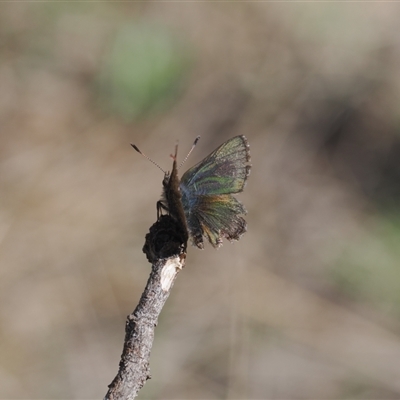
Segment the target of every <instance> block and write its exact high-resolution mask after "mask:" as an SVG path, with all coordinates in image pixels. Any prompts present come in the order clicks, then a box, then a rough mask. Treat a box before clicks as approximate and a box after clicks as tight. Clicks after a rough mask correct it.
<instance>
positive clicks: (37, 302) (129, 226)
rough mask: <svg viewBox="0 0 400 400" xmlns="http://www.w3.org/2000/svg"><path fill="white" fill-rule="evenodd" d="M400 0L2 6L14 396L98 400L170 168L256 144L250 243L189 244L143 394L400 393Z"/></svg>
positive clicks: (0, 185)
mask: <svg viewBox="0 0 400 400" xmlns="http://www.w3.org/2000/svg"><path fill="white" fill-rule="evenodd" d="M399 16H400V8H399V7H398V6H397V4H390V3H385V4H383V3H381V4H367V3H366V4H357V3H356V4H340V3H338V4H332V3H329V4H317V3H304V4H288V3H284V4H276V3H257V2H256V3H231V4H229V3H208V2H205V3H135V4H129V3H119V4H118V3H116V4H107V3H78V2H77V3H31V4H29V3H3V4H1V5H0V127H1V131H0V132H1V133H0V134H1V139H2V140H1V146H0V190H1V192H0V193H1V194H0V264H1V269H0V274H1V278H0V296H1V302H0V382H1V385H0V398H8V399H20V398H26V399H28V398H33V399H39V398H40V399H50V398H60V399H61V398H63V399H66V398H68V399H69V398H71V399H78V398H79V399H81V398H88V399H89V398H100V397H102V396H104V394H105V392H106V386H107V384H109V383H110V381H111V379H112V378H113V377H114V376H115V373H116V371H117V366H118V361H119V356H120V353H121V350H122V342H123V336H124V323H125V316H126V315H127V314H128V313H130V312H131V311H132V310H133V308H134V307H135V305H136V303H137V301H138V299H139V296H140V294H141V291H142V290H143V288H144V285H145V282H146V279H147V276H148V274H149V264H148V263H147V262H146V260H145V256H144V254H143V253H142V251H141V249H142V246H143V243H144V236H145V234H146V232H147V230H148V228H149V226H150V225H151V224H152V223H153V222H154V221H155V218H156V206H155V204H156V201H157V200H158V196H159V194H160V192H161V181H162V173H161V172H160V171H159V170H157V169H156V168H155V167H154V166H152V165H151V164H150V163H148V162H147V161H146V160H144V159H143V158H141V157H140V156H138V154H137V153H135V152H134V151H133V150H132V149H131V147H130V146H129V143H130V142H134V143H136V144H137V145H138V146H139V147H140V148H141V149H142V150H143V151H144V152H145V153H147V154H148V155H149V156H151V157H152V158H153V159H154V160H156V161H157V162H158V163H160V164H161V166H162V167H164V168H166V169H167V168H170V166H171V159H170V158H169V154H170V153H171V152H172V151H173V148H174V144H175V141H176V140H177V139H179V142H180V156H181V157H183V156H184V154H185V153H186V151H187V150H188V149H189V147H190V145H191V143H192V141H193V139H194V138H195V137H196V136H197V135H201V136H202V138H201V141H200V142H199V144H198V146H197V148H196V150H195V152H194V153H193V155H192V156H191V158H190V159H189V161H188V162H187V166H190V165H193V164H194V163H195V162H197V161H199V160H200V159H201V158H203V157H204V156H205V155H207V154H208V153H209V152H210V151H211V150H213V149H214V148H215V147H216V146H217V145H218V144H220V143H222V142H223V141H225V140H226V139H228V138H229V137H232V136H234V135H238V134H244V135H246V136H247V138H248V140H249V143H250V145H251V154H252V164H253V169H252V174H251V176H250V178H249V181H248V185H247V187H246V191H245V193H243V194H242V195H241V196H240V198H241V200H242V201H243V203H244V204H245V205H246V207H247V209H248V217H247V220H248V224H249V231H248V233H247V234H246V235H245V236H244V237H243V238H242V240H241V241H240V242H237V243H235V244H232V245H231V244H228V243H226V244H225V245H224V246H223V247H222V248H221V249H220V250H218V251H215V250H214V249H212V248H211V246H208V247H207V248H206V249H205V250H204V251H199V250H197V249H195V248H191V249H189V254H188V260H187V265H186V268H185V270H184V271H183V272H182V273H181V274H180V275H179V277H178V280H177V283H176V285H175V287H174V290H173V293H172V295H171V297H170V299H169V300H168V303H167V306H166V308H165V309H164V312H163V314H162V317H161V320H160V321H159V325H158V327H157V330H156V340H155V345H154V347H153V352H152V359H151V370H152V375H153V379H152V380H151V381H149V382H148V383H147V385H146V386H145V388H144V389H143V390H142V392H141V393H140V396H139V397H140V398H143V399H145V398H151V399H158V398H167V399H168V398H171V399H172V398H180V399H214V398H228V399H238V398H268V399H282V398H288V399H300V398H324V399H339V398H363V399H365V398H400V336H399V332H400V329H399V328H400V323H399V318H400V295H399V293H400V261H399V260H400V250H399V249H400V246H399V243H400V222H399V221H400V218H399V206H400V130H399V121H400V119H399V117H400V114H399V107H398V105H399V100H400V75H399V71H400V69H399V66H400V53H399V45H400V43H399V40H400V36H399V31H398V20H399Z"/></svg>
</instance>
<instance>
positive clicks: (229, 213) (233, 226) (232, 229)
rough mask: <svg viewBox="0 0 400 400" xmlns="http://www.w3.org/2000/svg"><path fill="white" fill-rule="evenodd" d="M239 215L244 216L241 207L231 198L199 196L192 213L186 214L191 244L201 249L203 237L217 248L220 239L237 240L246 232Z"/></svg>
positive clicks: (244, 211) (229, 196)
mask: <svg viewBox="0 0 400 400" xmlns="http://www.w3.org/2000/svg"><path fill="white" fill-rule="evenodd" d="M240 214H246V210H245V208H244V207H243V205H242V204H241V203H240V202H239V201H238V200H237V199H236V198H235V197H233V196H231V195H229V194H223V195H219V196H199V197H198V198H197V202H196V204H195V207H194V209H193V210H192V212H189V213H188V214H187V223H188V228H189V232H190V235H191V238H192V242H193V244H194V245H196V246H197V247H199V248H203V247H204V245H203V236H205V237H206V238H207V239H208V241H209V242H210V243H211V244H212V245H213V247H219V246H221V244H222V239H223V238H226V239H228V240H229V241H232V240H239V238H240V237H241V236H242V235H243V233H245V232H246V230H247V224H246V221H245V220H244V218H242V217H241V216H240Z"/></svg>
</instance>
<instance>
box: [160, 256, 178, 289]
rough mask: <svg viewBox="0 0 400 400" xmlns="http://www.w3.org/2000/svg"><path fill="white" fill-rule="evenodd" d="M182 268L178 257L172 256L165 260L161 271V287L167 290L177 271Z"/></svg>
mask: <svg viewBox="0 0 400 400" xmlns="http://www.w3.org/2000/svg"><path fill="white" fill-rule="evenodd" d="M182 268H183V263H182V260H181V258H180V257H174V258H170V259H168V260H167V262H166V263H165V265H164V268H163V269H162V271H161V288H162V290H163V291H164V292H168V291H169V289H170V288H171V285H172V282H173V281H174V279H175V276H176V275H177V273H178V272H179V271H180V270H181V269H182Z"/></svg>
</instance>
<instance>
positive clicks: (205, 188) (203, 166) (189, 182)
mask: <svg viewBox="0 0 400 400" xmlns="http://www.w3.org/2000/svg"><path fill="white" fill-rule="evenodd" d="M249 161H250V151H249V146H248V144H247V140H246V138H245V137H244V136H236V137H234V138H232V139H229V140H228V141H226V142H225V143H223V144H222V145H221V146H219V147H218V148H217V149H216V150H214V151H213V152H212V153H211V154H210V155H209V156H207V157H206V158H205V159H204V160H203V161H201V162H199V163H198V164H197V165H195V166H194V167H192V168H190V169H189V170H188V171H186V172H185V174H184V175H183V176H182V178H181V184H180V186H181V188H184V190H185V191H186V192H189V195H190V194H196V195H201V194H205V195H213V194H217V195H219V194H228V193H239V192H242V191H243V188H244V185H245V182H246V179H247V176H248V175H249V172H250V166H249V165H247V163H248V162H249Z"/></svg>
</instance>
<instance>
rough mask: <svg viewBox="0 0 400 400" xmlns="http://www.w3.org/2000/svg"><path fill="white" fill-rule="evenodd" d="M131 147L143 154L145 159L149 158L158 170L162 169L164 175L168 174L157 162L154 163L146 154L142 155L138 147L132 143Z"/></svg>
mask: <svg viewBox="0 0 400 400" xmlns="http://www.w3.org/2000/svg"><path fill="white" fill-rule="evenodd" d="M131 146H132V147H133V148H134V149H135V150H136V151H137V152H138V153H139V154H141V155H142V156H143V157H144V158H147V159H148V160H149V161H150V162H151V163H153V164H154V165H155V166H156V167H157V168H159V169H161V171H162V172H164V174H165V173H166V172H165V171H164V170H163V169H162V168H161V167H160V166H159V165H158V164H157V163H156V162H155V161H153V160H152V159H151V158H150V157H147V156H146V154H144V153H142V152H141V151H140V150H139V149H138V148H137V147H136V145H134V144H132V143H131Z"/></svg>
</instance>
